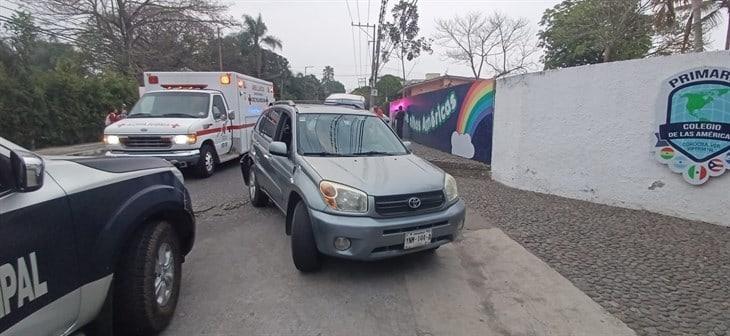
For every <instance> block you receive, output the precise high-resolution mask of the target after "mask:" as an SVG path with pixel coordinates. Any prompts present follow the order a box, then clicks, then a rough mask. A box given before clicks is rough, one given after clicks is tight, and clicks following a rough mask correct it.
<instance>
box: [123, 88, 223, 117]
mask: <svg viewBox="0 0 730 336" xmlns="http://www.w3.org/2000/svg"><path fill="white" fill-rule="evenodd" d="M209 101H210V95H209V94H207V93H202V92H200V93H199V92H152V93H147V94H145V95H143V96H142V98H140V100H139V101H138V102H137V104H135V105H134V107H133V108H132V111H130V112H129V116H128V118H205V117H207V116H208V103H209Z"/></svg>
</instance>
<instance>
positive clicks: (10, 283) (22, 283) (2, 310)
mask: <svg viewBox="0 0 730 336" xmlns="http://www.w3.org/2000/svg"><path fill="white" fill-rule="evenodd" d="M27 258H28V259H30V273H28V263H27V261H26V257H20V258H18V260H17V262H16V265H15V267H13V264H12V263H7V264H3V265H1V266H0V317H3V316H6V315H8V314H10V313H11V312H12V311H13V309H16V308H15V307H12V306H11V304H10V299H12V298H13V297H16V296H17V297H16V298H15V301H16V302H17V308H22V307H23V305H24V304H25V303H26V300H27V302H28V303H30V302H31V301H33V300H35V299H37V298H39V297H41V296H43V295H45V294H47V293H48V284H47V283H46V282H45V281H43V282H41V281H40V276H39V274H38V261H37V260H36V254H35V252H31V253H30V255H28V257H27ZM16 269H17V271H16Z"/></svg>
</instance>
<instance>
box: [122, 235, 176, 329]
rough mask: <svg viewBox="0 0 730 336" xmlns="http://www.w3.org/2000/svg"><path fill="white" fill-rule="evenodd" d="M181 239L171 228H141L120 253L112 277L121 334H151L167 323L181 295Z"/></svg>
mask: <svg viewBox="0 0 730 336" xmlns="http://www.w3.org/2000/svg"><path fill="white" fill-rule="evenodd" d="M181 271H182V253H181V252H180V242H179V239H178V237H177V234H176V233H175V231H174V229H173V227H172V226H171V225H170V224H169V223H167V222H165V221H157V222H152V223H149V224H147V225H146V226H145V227H143V228H142V229H141V230H140V231H139V232H137V234H136V235H135V236H134V238H133V239H132V241H131V244H130V245H129V246H128V247H127V250H126V253H125V254H124V255H122V261H121V265H120V267H119V268H118V270H117V272H116V274H115V279H114V282H115V284H114V300H113V304H114V313H113V315H114V318H113V321H114V326H115V329H116V331H119V332H120V335H152V334H157V333H159V332H161V331H162V330H164V329H165V327H167V325H168V324H169V323H170V320H171V319H172V317H173V314H174V313H175V307H176V306H177V300H178V296H179V295H180V275H181V274H182V272H181Z"/></svg>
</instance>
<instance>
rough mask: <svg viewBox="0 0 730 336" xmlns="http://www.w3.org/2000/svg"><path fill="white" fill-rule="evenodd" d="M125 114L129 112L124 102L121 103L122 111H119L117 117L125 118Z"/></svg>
mask: <svg viewBox="0 0 730 336" xmlns="http://www.w3.org/2000/svg"><path fill="white" fill-rule="evenodd" d="M127 114H129V112H127V104H124V103H123V104H122V111H121V112H120V113H119V119H124V118H126V117H127Z"/></svg>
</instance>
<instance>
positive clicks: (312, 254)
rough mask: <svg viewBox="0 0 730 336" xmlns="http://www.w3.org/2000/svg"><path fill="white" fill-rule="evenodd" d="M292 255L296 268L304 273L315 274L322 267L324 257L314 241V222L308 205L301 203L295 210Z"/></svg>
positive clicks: (292, 230)
mask: <svg viewBox="0 0 730 336" xmlns="http://www.w3.org/2000/svg"><path fill="white" fill-rule="evenodd" d="M291 255H292V260H293V261H294V266H296V268H297V269H298V270H299V271H301V272H303V273H308V272H313V271H316V270H318V269H319V268H320V267H321V266H322V257H321V256H320V254H319V250H317V243H316V242H315V240H314V232H313V231H312V221H311V220H310V219H309V212H308V211H307V205H306V204H304V202H299V204H297V206H296V207H295V208H294V214H293V217H292V228H291Z"/></svg>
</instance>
